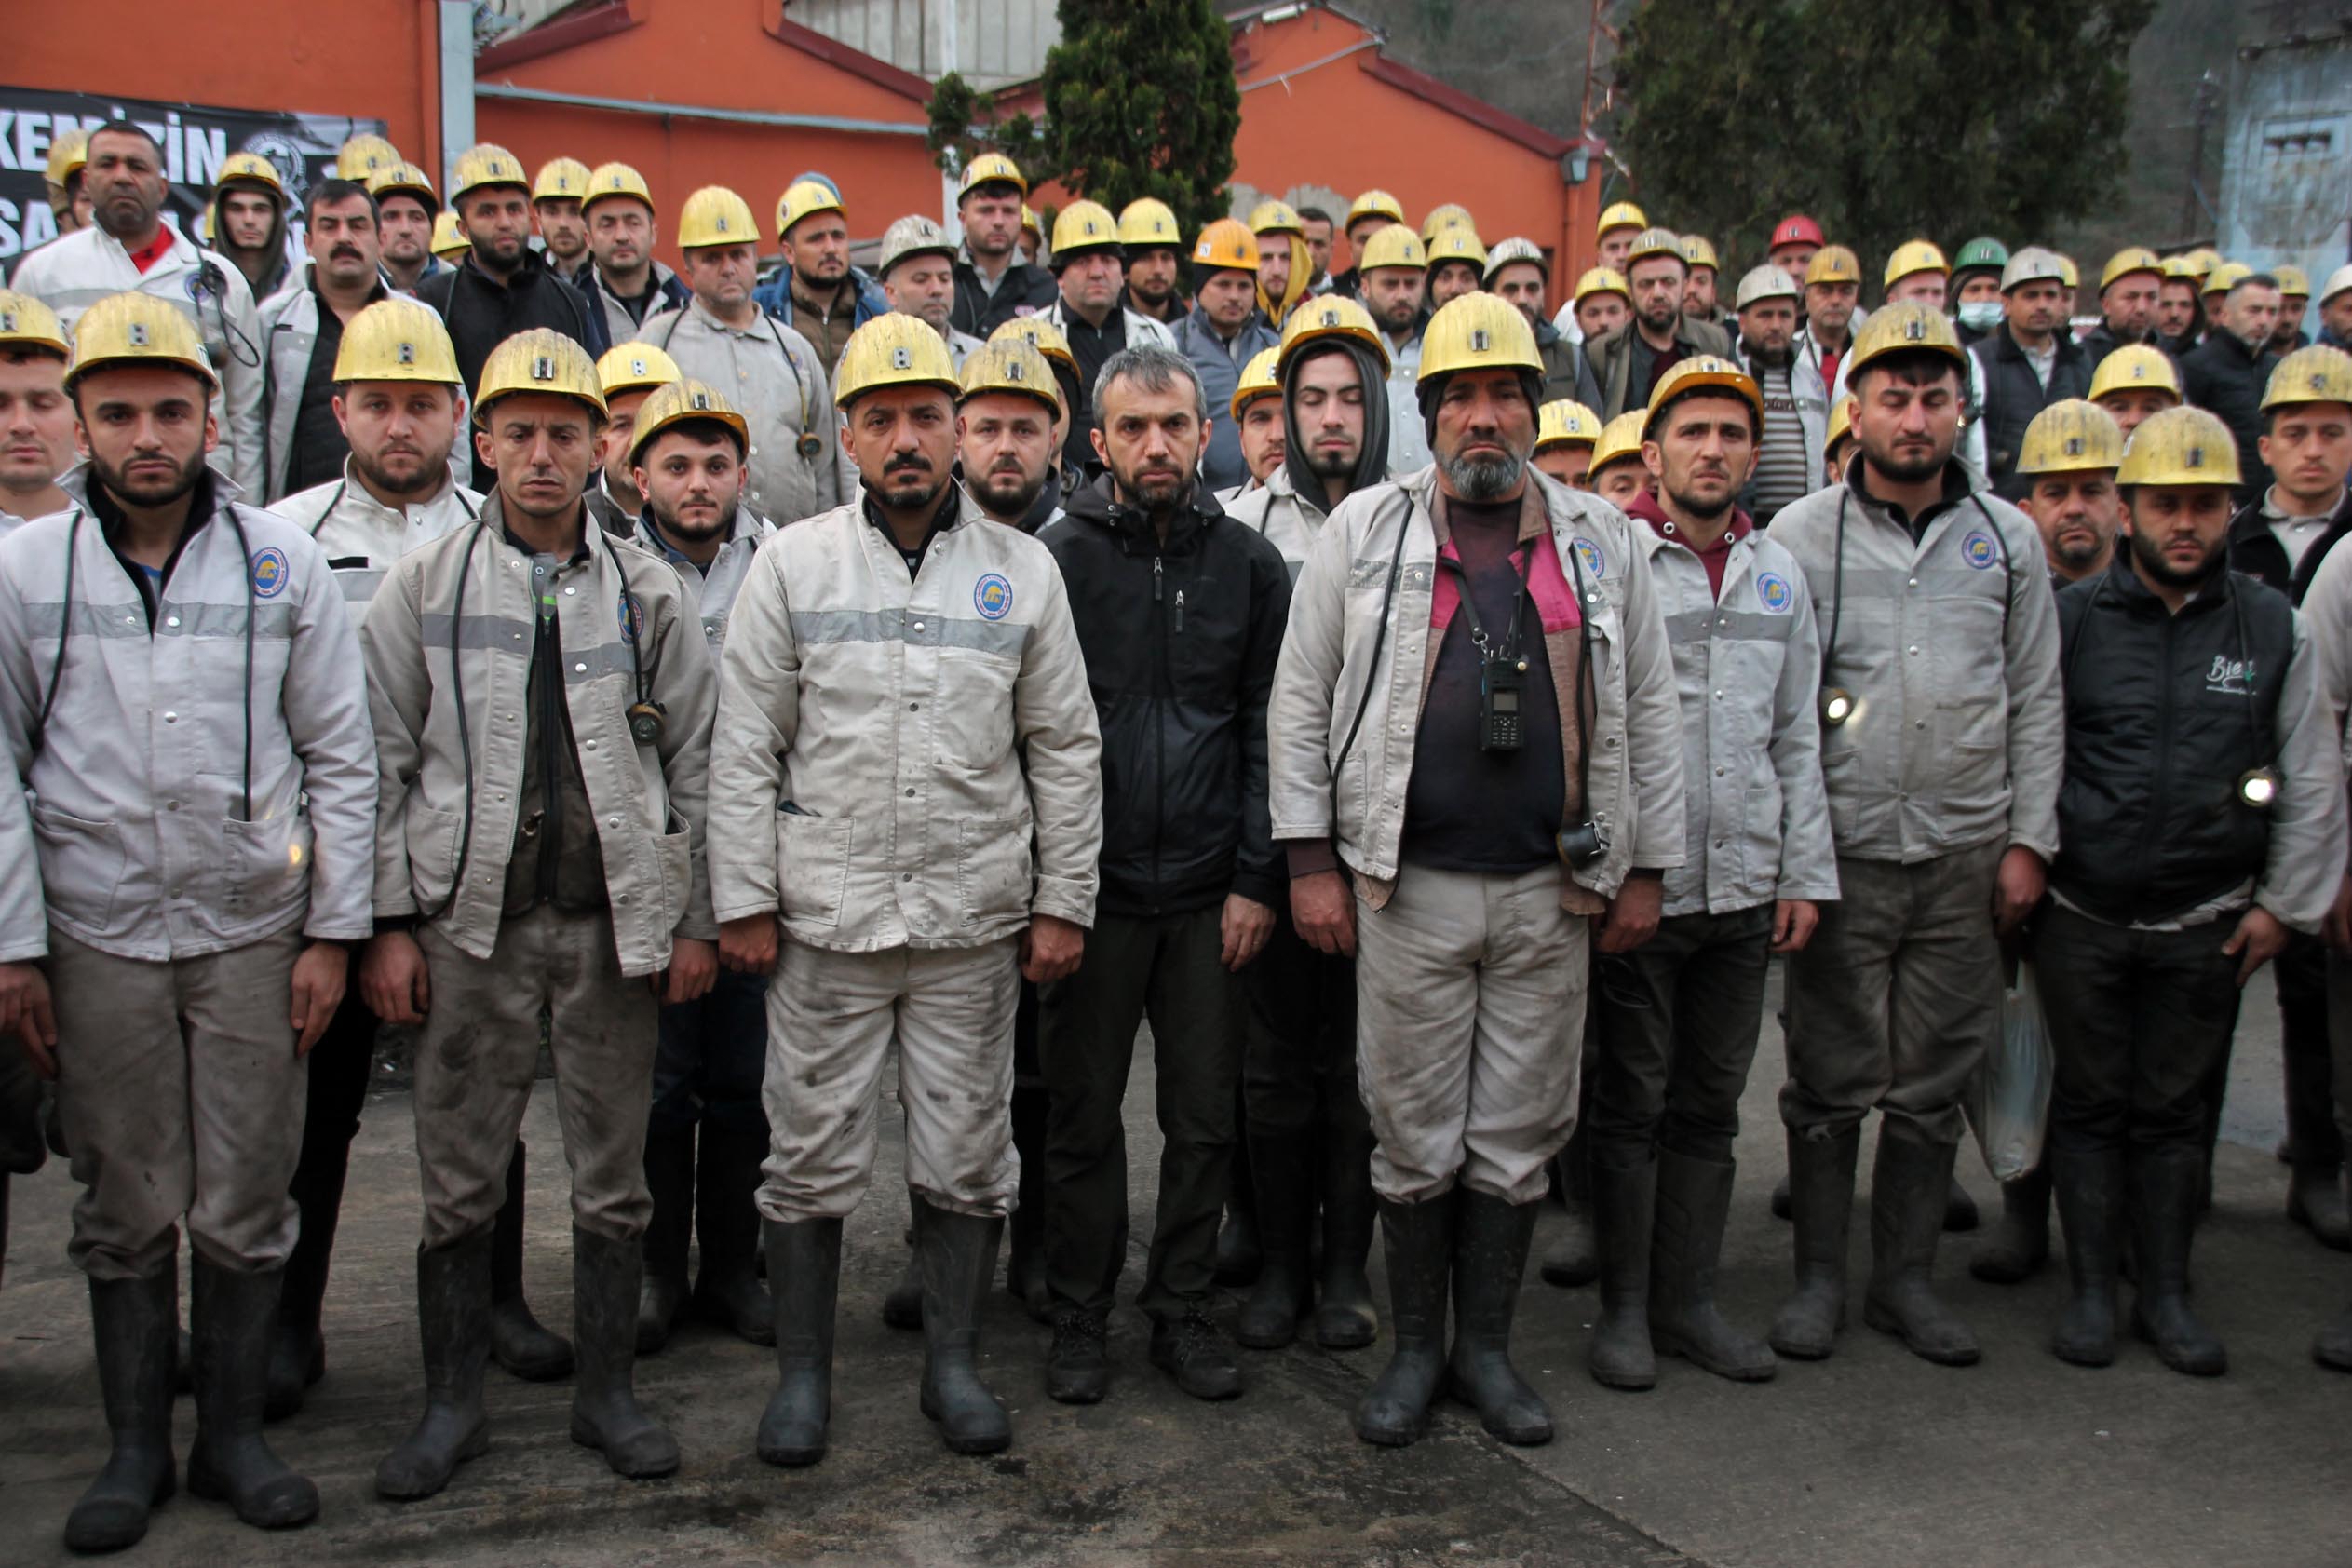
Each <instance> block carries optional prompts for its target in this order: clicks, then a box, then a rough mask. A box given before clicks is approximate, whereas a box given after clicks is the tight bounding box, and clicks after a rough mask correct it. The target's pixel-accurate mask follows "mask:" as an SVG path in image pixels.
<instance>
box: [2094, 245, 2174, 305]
mask: <svg viewBox="0 0 2352 1568" xmlns="http://www.w3.org/2000/svg"><path fill="white" fill-rule="evenodd" d="M2163 271H2164V264H2163V263H2162V262H2159V261H2157V260H2156V252H2155V251H2153V250H2149V249H2148V248H2147V247H2146V246H2144V245H2127V246H2125V247H2124V248H2123V249H2122V250H2118V251H2116V252H2115V254H2114V255H2112V256H2110V257H2108V258H2107V264H2106V265H2105V266H2103V267H2101V268H2100V269H2099V291H2100V292H2101V293H2102V294H2103V293H2105V292H2106V291H2107V288H2108V286H2109V285H2110V284H2112V283H2114V282H2115V279H2116V278H2118V277H2129V275H2131V274H2132V273H2135V272H2153V273H2156V274H2158V275H2161V274H2162V273H2163Z"/></svg>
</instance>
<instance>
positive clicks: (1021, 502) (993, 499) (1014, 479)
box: [964, 468, 1048, 518]
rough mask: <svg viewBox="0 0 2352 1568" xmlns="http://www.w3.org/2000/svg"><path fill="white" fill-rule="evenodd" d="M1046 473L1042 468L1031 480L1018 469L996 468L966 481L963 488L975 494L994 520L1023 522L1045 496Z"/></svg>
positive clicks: (984, 509)
mask: <svg viewBox="0 0 2352 1568" xmlns="http://www.w3.org/2000/svg"><path fill="white" fill-rule="evenodd" d="M1047 473H1048V470H1046V469H1042V468H1041V469H1039V470H1038V471H1037V474H1036V476H1035V477H1034V478H1032V477H1031V476H1029V475H1027V474H1024V473H1022V472H1021V470H1020V469H1018V468H994V469H991V470H990V471H989V472H987V473H985V474H979V475H974V476H970V477H967V478H966V480H965V482H964V488H965V489H966V490H968V491H970V492H971V493H972V499H973V500H975V501H977V502H979V503H980V509H981V510H982V511H984V512H986V513H988V514H989V515H990V516H991V517H998V518H1021V517H1026V516H1027V515H1028V514H1029V508H1030V507H1034V506H1035V505H1036V504H1037V497H1038V496H1040V495H1043V494H1044V493H1046V476H1047Z"/></svg>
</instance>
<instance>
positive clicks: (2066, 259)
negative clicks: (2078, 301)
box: [2058, 250, 2083, 294]
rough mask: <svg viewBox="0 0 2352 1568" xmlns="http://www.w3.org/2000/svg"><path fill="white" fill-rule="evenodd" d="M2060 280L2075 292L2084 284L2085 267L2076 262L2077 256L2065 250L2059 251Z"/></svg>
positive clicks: (2070, 291)
mask: <svg viewBox="0 0 2352 1568" xmlns="http://www.w3.org/2000/svg"><path fill="white" fill-rule="evenodd" d="M2058 280H2059V282H2061V283H2062V284H2064V285H2065V286H2066V291H2067V292H2068V293H2070V294H2071V293H2073V292H2075V291H2076V290H2078V289H2080V288H2081V287H2082V286H2083V269H2082V268H2080V267H2078V266H2076V265H2075V258H2074V257H2072V256H2070V255H2068V254H2067V253H2066V252H2065V251H2063V250H2061V251H2059V252H2058Z"/></svg>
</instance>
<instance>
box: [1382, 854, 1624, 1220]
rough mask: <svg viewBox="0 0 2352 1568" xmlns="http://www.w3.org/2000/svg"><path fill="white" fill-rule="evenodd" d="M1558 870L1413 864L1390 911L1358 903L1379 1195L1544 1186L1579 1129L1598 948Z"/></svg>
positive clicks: (1398, 1197) (1522, 1192)
mask: <svg viewBox="0 0 2352 1568" xmlns="http://www.w3.org/2000/svg"><path fill="white" fill-rule="evenodd" d="M1586 926H1587V922H1586V920H1585V919H1584V917H1583V916H1581V915H1575V914H1570V913H1569V912H1567V911H1566V910H1563V909H1561V907H1560V871H1559V868H1557V867H1555V866H1545V867H1542V868H1540V869H1539V870H1536V871H1533V872H1526V873H1524V874H1522V875H1519V876H1502V875H1493V876H1481V875H1477V874H1474V873H1471V872H1447V871H1434V870H1431V869H1429V868H1427V867H1425V866H1413V865H1408V866H1405V867H1403V868H1402V869H1401V870H1400V871H1399V872H1398V876H1397V883H1396V889H1395V891H1394V892H1393V893H1391V894H1390V895H1389V899H1388V902H1387V903H1386V904H1385V905H1384V906H1382V907H1381V908H1380V909H1378V910H1374V909H1373V908H1372V906H1371V905H1370V904H1369V903H1367V902H1366V901H1365V900H1364V899H1363V897H1362V896H1361V894H1360V892H1359V893H1358V898H1357V900H1356V1058H1357V1065H1358V1078H1359V1081H1360V1085H1361V1088H1362V1089H1363V1095H1364V1106H1365V1109H1366V1110H1368V1111H1369V1112H1370V1113H1371V1114H1372V1136H1373V1138H1374V1139H1375V1140H1376V1141H1377V1142H1376V1146H1375V1147H1374V1148H1373V1150H1372V1190H1373V1191H1374V1192H1376V1193H1378V1194H1379V1195H1380V1196H1382V1197H1385V1198H1389V1199H1391V1200H1393V1201H1396V1202H1399V1203H1418V1202H1420V1201H1422V1200H1424V1199H1426V1198H1431V1197H1436V1196H1440V1195H1442V1194H1443V1193H1445V1192H1446V1191H1447V1190H1449V1189H1450V1188H1452V1187H1453V1184H1454V1183H1455V1182H1456V1181H1457V1180H1458V1181H1459V1182H1460V1183H1462V1184H1463V1185H1465V1186H1467V1187H1469V1188H1471V1189H1472V1190H1473V1191H1476V1192H1481V1193H1485V1194H1487V1195H1488V1196H1492V1197H1499V1198H1502V1199H1504V1200H1505V1201H1507V1202H1510V1203H1533V1202H1534V1201H1535V1200H1536V1199H1538V1198H1540V1197H1542V1196H1544V1192H1545V1187H1546V1183H1548V1179H1549V1178H1548V1172H1547V1171H1546V1170H1545V1169H1544V1166H1545V1162H1546V1161H1548V1160H1549V1159H1550V1158H1551V1157H1552V1156H1554V1155H1556V1154H1558V1153H1559V1152H1560V1150H1561V1145H1562V1144H1564V1143H1566V1142H1568V1134H1569V1132H1570V1130H1571V1129H1573V1128H1574V1127H1575V1119H1576V1088H1577V1062H1578V1059H1579V1057H1580V1056H1581V1055H1582V1052H1583V1048H1584V1033H1585V1001H1586V986H1587V979H1588V974H1589V971H1590V952H1589V947H1588V934H1587V930H1586Z"/></svg>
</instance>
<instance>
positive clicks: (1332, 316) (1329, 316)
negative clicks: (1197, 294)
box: [1323, 309, 2319, 385]
mask: <svg viewBox="0 0 2352 1568" xmlns="http://www.w3.org/2000/svg"><path fill="white" fill-rule="evenodd" d="M1323 325H1325V326H1326V327H1336V326H1338V325H1339V312H1338V311H1336V310H1331V309H1326V310H1325V311H1324V312H1323ZM2311 379H2312V384H2313V385H2318V380H2319V378H2318V377H2317V376H2314V377H2312V378H2311Z"/></svg>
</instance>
